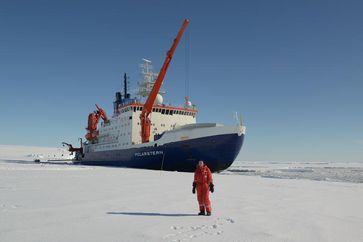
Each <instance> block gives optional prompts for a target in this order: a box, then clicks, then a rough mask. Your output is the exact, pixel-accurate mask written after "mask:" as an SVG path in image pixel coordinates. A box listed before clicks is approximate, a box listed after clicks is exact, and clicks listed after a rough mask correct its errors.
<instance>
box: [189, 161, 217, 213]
mask: <svg viewBox="0 0 363 242" xmlns="http://www.w3.org/2000/svg"><path fill="white" fill-rule="evenodd" d="M195 190H197V198H198V203H199V210H200V213H199V214H198V215H205V212H207V215H208V216H210V215H211V214H212V207H211V203H210V200H209V191H211V192H214V185H213V177H212V172H211V171H210V170H209V168H208V167H207V165H205V164H204V162H203V161H199V162H198V165H197V169H196V170H195V172H194V182H193V190H192V192H193V194H194V193H195Z"/></svg>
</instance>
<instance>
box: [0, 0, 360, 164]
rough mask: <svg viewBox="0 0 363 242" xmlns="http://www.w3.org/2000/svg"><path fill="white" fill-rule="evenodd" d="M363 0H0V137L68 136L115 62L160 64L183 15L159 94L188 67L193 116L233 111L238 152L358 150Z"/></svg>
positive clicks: (308, 157) (104, 90)
mask: <svg viewBox="0 0 363 242" xmlns="http://www.w3.org/2000/svg"><path fill="white" fill-rule="evenodd" d="M362 9H363V4H362V2H361V1H298V0H293V1H291V0H289V1H288V0H286V1H267V0H266V1H77V0H75V1H52V0H48V1H36V0H35V1H16V0H15V1H14V0H13V1H1V3H0V83H1V88H0V108H1V119H0V144H19V145H36V146H60V143H61V142H62V141H69V142H72V143H76V142H77V137H83V136H84V134H85V127H86V123H87V115H88V113H89V112H91V111H93V110H94V104H95V103H98V104H100V105H101V106H102V107H103V108H104V109H105V110H106V111H108V113H109V114H111V110H112V101H113V99H114V92H115V91H117V89H119V88H120V86H121V80H122V78H121V76H122V75H123V73H124V72H127V73H128V75H129V76H130V82H131V85H132V88H136V82H137V80H138V77H139V72H138V64H139V63H140V62H141V58H147V59H151V60H152V61H153V62H154V65H155V67H156V69H159V68H160V66H161V65H162V63H163V60H164V56H165V53H166V51H167V50H168V48H169V47H170V44H171V41H172V39H173V38H174V37H175V35H176V33H177V31H178V29H179V27H180V25H181V23H182V21H183V19H184V18H189V19H190V24H189V26H188V31H187V32H186V34H185V36H184V38H183V40H182V41H181V43H180V46H179V47H178V49H177V50H176V53H175V56H174V59H173V61H172V63H171V65H170V68H169V72H168V73H167V75H166V80H165V84H164V87H163V88H164V89H165V90H166V91H167V95H166V97H165V99H166V101H167V102H170V103H173V104H182V103H183V97H184V96H185V93H186V91H185V78H186V76H187V73H188V76H189V82H190V84H189V85H190V94H191V99H192V102H193V103H194V104H196V105H197V106H198V107H199V109H200V112H199V116H198V121H199V122H220V123H224V124H233V123H234V121H233V112H235V111H239V112H242V113H243V116H244V122H245V125H246V126H247V135H246V138H245V143H244V146H243V148H242V151H241V153H240V155H239V157H238V159H240V160H284V161H285V160H286V161H346V160H348V161H363V108H362V104H363V95H362V92H363V15H362V14H361V10H362ZM186 39H188V41H186ZM186 43H189V48H186ZM186 53H189V58H188V57H187V56H188V55H186ZM186 59H188V61H187V62H188V63H189V64H188V65H187V66H188V68H186ZM186 69H188V70H189V71H186Z"/></svg>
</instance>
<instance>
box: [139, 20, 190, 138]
mask: <svg viewBox="0 0 363 242" xmlns="http://www.w3.org/2000/svg"><path fill="white" fill-rule="evenodd" d="M188 24H189V20H188V19H184V22H183V25H182V26H181V28H180V30H179V32H178V35H177V36H176V38H175V39H174V41H173V44H172V46H171V48H170V49H169V51H168V52H167V53H166V57H165V60H164V64H163V66H162V67H161V69H160V72H159V75H158V77H157V79H156V81H155V83H154V86H153V88H152V90H151V92H150V94H149V96H148V98H147V100H146V102H145V104H144V107H143V109H142V113H141V114H140V121H141V141H142V143H147V142H149V138H150V126H151V120H150V118H149V116H150V113H151V112H152V107H153V105H154V102H155V98H156V96H157V94H158V93H159V90H160V87H161V84H162V83H163V80H164V77H165V74H166V72H167V70H168V67H169V64H170V61H171V59H172V58H173V54H174V52H175V49H176V47H177V46H178V44H179V41H180V39H181V37H182V36H183V33H184V30H185V28H186V27H187V25H188Z"/></svg>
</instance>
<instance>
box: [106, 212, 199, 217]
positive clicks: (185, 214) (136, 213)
mask: <svg viewBox="0 0 363 242" xmlns="http://www.w3.org/2000/svg"><path fill="white" fill-rule="evenodd" d="M107 214H110V215H128V216H162V217H187V216H198V215H197V214H191V213H145V212H107Z"/></svg>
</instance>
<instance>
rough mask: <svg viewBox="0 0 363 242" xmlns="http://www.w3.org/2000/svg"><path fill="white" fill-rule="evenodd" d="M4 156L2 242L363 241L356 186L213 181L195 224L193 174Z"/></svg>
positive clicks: (0, 166)
mask: <svg viewBox="0 0 363 242" xmlns="http://www.w3.org/2000/svg"><path fill="white" fill-rule="evenodd" d="M28 153H29V152H27V151H26V152H24V154H25V155H26V154H28ZM30 153H32V152H30ZM33 153H37V152H33ZM17 154H18V155H17ZM17 154H14V157H19V156H20V155H19V153H17ZM2 155H3V154H2V153H1V150H0V241H2V242H5V241H6V242H7V241H9V242H10V241H11V242H16V241H363V229H362V228H363V208H362V204H363V184H362V183H348V182H344V183H343V182H329V181H312V180H300V179H272V178H263V177H259V176H241V175H224V174H214V183H215V193H213V194H212V195H211V200H212V206H213V214H212V216H210V217H207V216H197V215H196V213H197V212H198V211H197V210H198V204H197V201H196V196H195V195H194V194H192V193H191V184H192V180H193V174H191V173H179V172H165V171H150V170H137V169H124V168H106V167H91V166H80V165H67V164H63V165H61V164H41V163H40V164H36V163H32V162H27V161H19V160H23V159H18V160H16V159H15V160H12V159H10V158H11V152H8V153H7V158H6V159H5V158H3V156H2Z"/></svg>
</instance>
